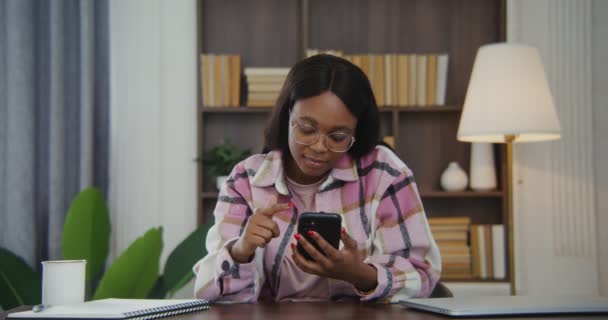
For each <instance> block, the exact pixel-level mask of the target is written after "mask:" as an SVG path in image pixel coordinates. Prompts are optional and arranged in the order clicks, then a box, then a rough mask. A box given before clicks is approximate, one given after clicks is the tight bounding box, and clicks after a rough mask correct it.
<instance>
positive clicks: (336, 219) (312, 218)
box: [297, 212, 342, 261]
mask: <svg viewBox="0 0 608 320" xmlns="http://www.w3.org/2000/svg"><path fill="white" fill-rule="evenodd" d="M341 229H342V216H340V215H339V214H336V213H326V212H304V213H302V215H301V216H300V218H299V220H298V233H299V234H300V235H302V236H303V237H305V238H306V240H308V242H310V243H311V244H312V245H313V246H315V248H317V250H319V252H321V253H323V250H321V248H320V247H319V245H318V244H317V242H316V241H315V240H313V239H312V238H311V237H309V236H308V231H309V230H312V231H315V232H316V233H318V234H319V235H321V237H323V238H324V239H325V241H327V242H328V243H329V244H331V245H332V246H333V247H334V248H336V249H338V248H339V246H340V233H341ZM297 250H298V252H299V253H300V254H301V255H302V256H304V258H306V259H308V260H311V261H314V259H313V258H312V257H311V256H310V255H309V254H308V252H306V250H304V247H302V245H300V243H298V248H297Z"/></svg>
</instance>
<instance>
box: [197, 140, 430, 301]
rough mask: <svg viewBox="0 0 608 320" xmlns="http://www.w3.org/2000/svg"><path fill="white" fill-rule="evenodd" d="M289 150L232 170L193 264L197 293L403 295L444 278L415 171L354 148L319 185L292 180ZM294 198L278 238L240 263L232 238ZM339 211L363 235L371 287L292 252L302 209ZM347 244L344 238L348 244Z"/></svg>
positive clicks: (381, 150) (220, 297)
mask: <svg viewBox="0 0 608 320" xmlns="http://www.w3.org/2000/svg"><path fill="white" fill-rule="evenodd" d="M285 180H286V179H285V176H284V174H283V164H282V160H281V153H280V152H278V151H272V152H270V153H268V154H261V155H254V156H252V157H250V158H248V159H246V160H244V161H243V162H241V163H240V164H238V165H237V166H236V167H235V168H234V170H233V171H232V173H231V175H230V178H229V179H228V181H227V183H226V184H225V185H224V186H223V187H222V190H221V191H220V196H219V199H218V203H217V206H216V208H215V212H214V215H215V225H214V226H213V227H212V228H211V230H209V233H208V235H207V241H206V245H207V251H208V254H207V256H205V257H204V258H203V259H201V260H200V261H199V262H198V263H196V265H195V266H194V268H193V270H194V272H195V274H196V284H195V295H196V297H197V298H205V299H209V300H212V301H232V302H254V301H257V300H259V299H260V300H261V299H263V300H273V301H290V300H337V299H343V298H349V297H350V298H356V299H361V300H362V301H383V302H397V301H398V300H403V299H406V298H411V297H426V296H428V295H429V294H430V293H431V291H432V289H433V288H434V286H435V284H436V283H437V281H438V279H439V275H440V273H441V258H440V256H439V250H438V248H437V245H436V243H435V241H434V240H433V237H432V235H431V232H430V228H429V225H428V221H427V219H426V215H425V213H424V209H423V207H422V203H421V201H420V196H419V194H418V190H417V188H416V183H415V181H414V178H413V176H412V173H411V171H410V170H409V168H407V167H406V166H405V164H403V162H402V161H401V160H400V159H399V158H398V157H397V156H396V155H395V154H394V153H393V152H392V151H391V150H389V149H387V148H385V147H381V146H378V147H376V148H375V149H374V150H373V151H372V152H370V153H369V154H367V155H365V156H363V157H361V158H360V159H359V160H356V161H355V160H353V159H352V158H351V157H350V156H349V155H348V154H345V155H344V157H343V158H342V159H341V160H340V161H339V163H338V165H337V166H336V168H334V169H332V170H331V171H330V173H329V175H328V176H327V178H326V179H324V180H323V181H320V182H319V183H318V184H314V185H309V186H305V185H297V184H295V183H293V182H289V180H288V179H287V180H288V181H287V182H286V181H285ZM290 201H291V202H293V203H294V204H295V206H294V208H292V209H291V210H288V211H285V212H282V213H278V214H276V215H275V216H274V217H273V219H274V221H276V222H277V224H278V226H279V230H280V236H279V237H277V238H274V239H273V240H272V241H270V242H269V243H268V245H267V246H266V248H264V249H262V248H258V249H257V251H256V253H255V255H254V259H253V261H252V262H249V263H236V262H235V261H234V260H233V259H232V257H231V256H230V254H229V253H228V250H227V248H226V247H227V245H228V244H230V243H232V241H235V240H236V239H238V237H239V235H240V234H241V232H242V231H243V229H244V227H245V225H246V223H247V219H248V217H249V216H250V215H251V214H252V213H253V212H254V210H255V208H262V207H266V206H267V205H269V204H271V203H286V202H290ZM305 211H324V212H334V213H338V214H341V215H342V226H343V227H344V228H345V229H346V231H347V232H348V233H349V235H350V236H351V237H353V239H355V240H356V241H357V242H358V246H359V250H361V252H362V255H363V256H364V257H366V258H365V262H366V263H368V264H371V265H373V266H374V267H375V268H376V270H377V271H378V279H377V281H378V285H377V287H376V288H375V289H374V290H373V291H372V292H368V293H366V294H364V293H361V292H359V291H358V290H356V288H355V287H354V286H352V285H351V284H350V283H347V282H345V281H341V280H334V279H327V278H320V277H318V276H315V275H311V274H308V273H305V272H303V271H302V270H300V269H299V268H298V267H297V266H296V265H295V263H294V262H293V260H292V259H291V248H290V246H289V244H290V243H292V242H294V241H293V235H294V233H295V232H296V230H297V221H298V216H299V214H300V213H302V212H305ZM341 245H342V244H341Z"/></svg>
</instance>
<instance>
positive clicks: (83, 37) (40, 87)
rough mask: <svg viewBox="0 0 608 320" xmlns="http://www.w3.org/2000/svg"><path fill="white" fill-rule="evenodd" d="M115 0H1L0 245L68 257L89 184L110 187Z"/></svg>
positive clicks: (28, 256)
mask: <svg viewBox="0 0 608 320" xmlns="http://www.w3.org/2000/svg"><path fill="white" fill-rule="evenodd" d="M108 6H109V4H108V1H107V0H101V1H93V0H51V1H45V0H0V246H1V247H4V248H6V249H9V250H11V251H12V252H14V253H16V254H18V255H20V256H21V257H23V258H24V259H25V260H26V261H27V262H28V263H30V264H31V265H32V266H33V267H35V268H37V269H38V268H39V263H38V262H39V261H41V260H49V259H60V258H61V249H60V243H61V230H62V228H63V222H64V218H65V215H66V212H67V209H68V207H69V205H70V202H71V200H72V199H73V197H74V196H75V195H76V194H77V193H78V192H79V191H80V190H81V189H83V188H85V187H87V186H91V185H94V186H97V187H99V188H100V189H101V190H102V191H103V192H104V193H105V194H107V186H108V159H109V154H108V150H109V148H108V141H109V97H110V89H109V39H108V35H109V26H108V11H109V7H108Z"/></svg>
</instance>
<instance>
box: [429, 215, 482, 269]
mask: <svg viewBox="0 0 608 320" xmlns="http://www.w3.org/2000/svg"><path fill="white" fill-rule="evenodd" d="M428 221H429V225H430V227H431V232H432V233H433V238H434V239H435V241H436V242H437V246H438V247H439V252H440V253H441V269H442V272H441V274H442V277H443V278H449V279H470V278H472V276H473V273H472V269H471V265H472V263H471V248H470V247H469V243H468V236H469V228H470V226H471V218H469V217H445V218H429V219H428Z"/></svg>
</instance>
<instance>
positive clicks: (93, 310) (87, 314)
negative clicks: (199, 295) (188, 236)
mask: <svg viewBox="0 0 608 320" xmlns="http://www.w3.org/2000/svg"><path fill="white" fill-rule="evenodd" d="M207 309H209V301H207V300H204V299H198V300H195V299H192V300H171V299H167V300H160V299H159V300H154V299H102V300H95V301H88V302H83V303H76V304H66V305H57V306H49V307H46V308H44V309H43V310H42V311H40V312H33V311H22V312H15V313H10V314H9V315H8V316H7V319H72V318H73V319H142V320H143V319H156V318H160V317H164V316H173V315H177V314H182V313H188V312H195V311H202V310H207Z"/></svg>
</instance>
